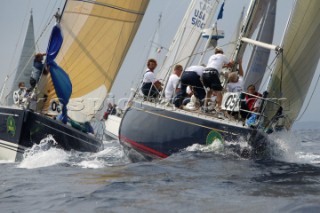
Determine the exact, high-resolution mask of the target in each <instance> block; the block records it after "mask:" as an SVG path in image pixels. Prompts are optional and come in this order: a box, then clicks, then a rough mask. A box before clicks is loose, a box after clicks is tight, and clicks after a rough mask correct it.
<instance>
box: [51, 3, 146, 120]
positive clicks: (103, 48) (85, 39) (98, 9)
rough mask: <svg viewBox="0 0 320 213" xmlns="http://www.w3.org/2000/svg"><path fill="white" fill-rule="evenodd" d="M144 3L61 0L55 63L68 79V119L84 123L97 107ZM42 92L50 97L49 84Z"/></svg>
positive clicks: (103, 97) (143, 9) (141, 14)
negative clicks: (60, 41)
mask: <svg viewBox="0 0 320 213" xmlns="http://www.w3.org/2000/svg"><path fill="white" fill-rule="evenodd" d="M148 3H149V0H96V1H77V0H70V1H67V4H66V6H65V9H64V12H63V15H62V19H61V22H60V24H61V28H62V31H63V34H64V43H63V45H62V47H61V49H60V53H59V55H58V56H57V59H56V62H57V64H59V65H60V66H61V67H62V68H63V69H64V70H65V71H66V72H67V74H68V75H69V77H70V79H71V82H72V86H73V88H72V96H71V99H70V101H69V105H68V115H69V117H71V118H72V119H73V120H76V121H78V122H85V121H88V120H90V119H91V118H92V117H93V116H94V115H95V113H96V112H97V111H98V110H99V109H100V108H101V105H102V103H103V101H104V99H105V97H106V95H107V93H108V92H109V91H110V89H111V87H112V84H113V81H114V79H115V77H116V75H117V73H118V71H119V69H120V67H121V64H122V62H123V60H124V58H125V55H126V53H127V51H128V49H129V47H130V45H131V43H132V41H133V38H134V36H135V34H136V32H137V30H138V27H139V25H140V22H141V20H142V17H143V15H144V13H145V10H146V8H147V6H148ZM47 91H48V100H52V99H54V98H56V94H55V89H54V88H53V84H52V82H49V84H48V87H47ZM48 104H49V103H47V106H46V109H48ZM46 109H45V110H46Z"/></svg>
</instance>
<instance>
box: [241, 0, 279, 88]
mask: <svg viewBox="0 0 320 213" xmlns="http://www.w3.org/2000/svg"><path fill="white" fill-rule="evenodd" d="M276 7H277V0H270V2H269V5H268V7H267V11H266V13H265V15H264V17H263V19H262V22H261V24H260V29H259V32H258V35H257V39H256V40H257V41H262V42H265V43H269V44H271V43H272V40H273V34H274V26H275V20H276ZM269 56H270V49H266V48H262V47H259V46H255V47H254V48H253V51H252V54H251V57H250V60H249V63H248V70H247V71H246V73H245V77H244V82H243V88H244V90H246V88H247V87H248V86H249V85H250V84H254V85H255V87H256V89H257V90H259V87H260V84H261V81H262V79H263V76H264V74H265V71H266V68H267V64H268V59H269Z"/></svg>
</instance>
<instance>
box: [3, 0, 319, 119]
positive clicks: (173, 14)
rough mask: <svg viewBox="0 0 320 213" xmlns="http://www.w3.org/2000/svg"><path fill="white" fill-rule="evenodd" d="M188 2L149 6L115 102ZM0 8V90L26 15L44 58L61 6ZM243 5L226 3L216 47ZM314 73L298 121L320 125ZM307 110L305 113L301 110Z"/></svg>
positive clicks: (243, 0) (153, 0) (32, 1)
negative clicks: (221, 31) (315, 122)
mask: <svg viewBox="0 0 320 213" xmlns="http://www.w3.org/2000/svg"><path fill="white" fill-rule="evenodd" d="M189 2H190V0H150V3H149V6H148V9H147V11H146V14H145V16H144V19H143V21H142V23H141V25H140V28H139V30H138V32H137V35H136V37H135V39H134V41H133V44H132V45H131V48H130V49H129V52H128V54H127V56H126V58H125V61H124V63H123V65H122V67H121V69H120V71H119V74H118V76H117V78H116V81H115V83H114V86H113V88H112V90H111V93H112V94H113V95H114V96H115V98H116V99H117V100H118V99H120V98H122V97H128V96H129V94H130V88H131V87H135V86H136V85H137V84H138V83H139V82H140V79H141V78H142V75H143V72H144V70H145V62H146V60H147V58H148V52H149V50H150V48H151V51H153V56H152V57H159V58H161V57H163V56H164V55H165V53H166V49H167V48H169V46H170V43H171V41H172V38H173V36H174V34H175V33H176V30H177V28H178V25H179V23H180V21H181V19H182V17H183V15H184V12H185V11H186V9H187V7H188V4H189ZM293 2H294V1H293V0H278V5H277V17H276V28H275V37H274V42H273V43H274V44H280V42H281V38H282V36H283V29H284V27H285V24H286V22H287V18H288V15H289V13H290V10H291V8H292V7H293ZM1 3H2V4H1V5H2V6H1V8H0V27H1V29H2V30H1V31H2V33H1V39H0V46H1V49H0V88H2V86H3V83H4V79H5V76H6V75H9V76H11V75H12V76H14V74H13V73H14V70H15V68H16V67H17V65H18V60H19V56H20V53H21V48H22V45H23V40H24V36H25V33H26V30H27V23H28V20H29V16H30V11H31V9H32V12H33V17H34V29H35V36H36V40H37V41H38V43H37V51H40V52H45V51H46V47H47V43H48V37H49V33H50V31H51V27H52V25H53V24H54V22H53V21H52V22H49V21H50V20H51V19H52V16H53V14H54V13H55V12H56V11H57V8H59V7H60V8H62V7H63V4H64V0H23V1H21V0H1ZM248 4H249V0H226V1H225V7H224V14H223V19H222V20H219V22H218V27H219V29H220V30H224V31H225V38H224V39H221V40H219V43H218V45H219V46H224V45H225V44H227V43H228V39H229V38H230V37H231V36H232V34H233V33H234V31H235V26H236V23H237V21H238V18H239V16H240V13H241V10H242V8H243V7H245V8H246V9H247V7H248ZM160 14H162V18H161V22H160V27H158V24H157V22H158V19H159V15H160ZM156 29H158V34H157V37H156V39H154V40H153V45H152V46H151V41H152V38H153V34H154V32H155V30H156ZM158 44H160V45H161V46H163V47H164V48H163V49H162V51H161V52H160V54H158V55H157V54H156V46H157V45H158ZM158 46H159V45H158ZM159 67H160V66H159ZM319 73H320V67H319V66H318V70H317V74H316V75H315V77H314V80H313V83H312V84H311V88H310V89H309V94H308V96H307V98H306V103H308V101H309V99H310V96H311V94H312V91H315V92H314V94H313V95H312V99H311V101H310V102H309V103H308V104H305V106H304V107H303V108H302V111H304V113H303V115H302V116H301V119H300V121H320V117H319V116H314V114H316V115H317V114H318V113H316V110H318V108H319V102H320V98H319V97H320V92H319V88H320V87H319V86H317V87H316V85H315V82H316V80H317V78H318V75H319ZM10 80H12V79H10V78H9V82H10ZM8 84H9V83H8ZM307 105H308V108H307V109H306V110H304V109H305V107H306V106H307Z"/></svg>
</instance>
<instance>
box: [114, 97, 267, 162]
mask: <svg viewBox="0 0 320 213" xmlns="http://www.w3.org/2000/svg"><path fill="white" fill-rule="evenodd" d="M200 114H202V113H191V112H186V111H183V110H177V109H176V110H173V109H172V108H171V110H168V109H165V108H161V107H157V106H156V105H154V106H152V105H150V104H144V103H137V102H135V103H134V104H133V106H131V107H130V108H128V109H127V110H126V112H125V114H124V116H123V118H122V121H121V125H120V129H119V140H120V143H121V144H122V145H123V147H124V149H125V152H126V153H127V155H128V156H129V158H130V159H131V160H133V161H138V160H141V159H146V160H151V159H155V158H166V157H168V156H170V155H171V154H173V153H176V152H179V151H181V150H183V149H185V148H187V147H189V146H191V145H193V144H202V145H206V144H210V143H212V142H216V140H218V141H221V142H224V141H228V142H239V141H247V142H248V144H249V145H250V153H246V154H245V155H247V156H248V157H254V158H256V157H260V156H264V155H265V154H266V147H267V146H266V144H267V136H266V135H265V134H264V133H261V132H259V131H257V130H255V129H252V128H248V127H246V126H243V125H242V124H240V123H239V124H237V125H234V124H233V123H231V122H226V121H223V120H220V119H217V118H212V116H211V117H210V116H206V115H203V114H202V115H200ZM240 154H244V153H240Z"/></svg>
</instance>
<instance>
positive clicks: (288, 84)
mask: <svg viewBox="0 0 320 213" xmlns="http://www.w3.org/2000/svg"><path fill="white" fill-rule="evenodd" d="M319 20H320V1H319V0H297V1H296V3H295V7H294V10H293V12H292V14H291V18H290V20H289V24H288V26H287V29H286V33H285V36H284V38H283V44H282V47H283V56H282V58H280V59H279V60H278V62H277V65H276V68H275V70H274V72H273V74H272V76H271V79H270V84H269V86H268V91H269V97H280V98H281V97H283V98H286V101H285V102H283V103H282V107H283V110H284V114H285V115H286V117H287V118H288V120H287V121H288V122H286V127H287V128H290V127H291V125H292V123H293V122H294V121H295V119H296V118H297V116H298V114H299V112H300V109H301V107H302V105H303V103H304V100H305V97H306V94H307V92H308V89H309V86H310V84H311V81H312V78H313V76H314V73H315V70H316V68H317V65H318V63H319V57H320V42H319V38H320V21H319ZM277 110H278V109H277V108H276V107H275V106H268V107H267V111H266V113H267V114H268V115H269V116H268V117H269V118H271V117H272V116H273V115H274V114H275V113H276V111H277Z"/></svg>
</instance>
